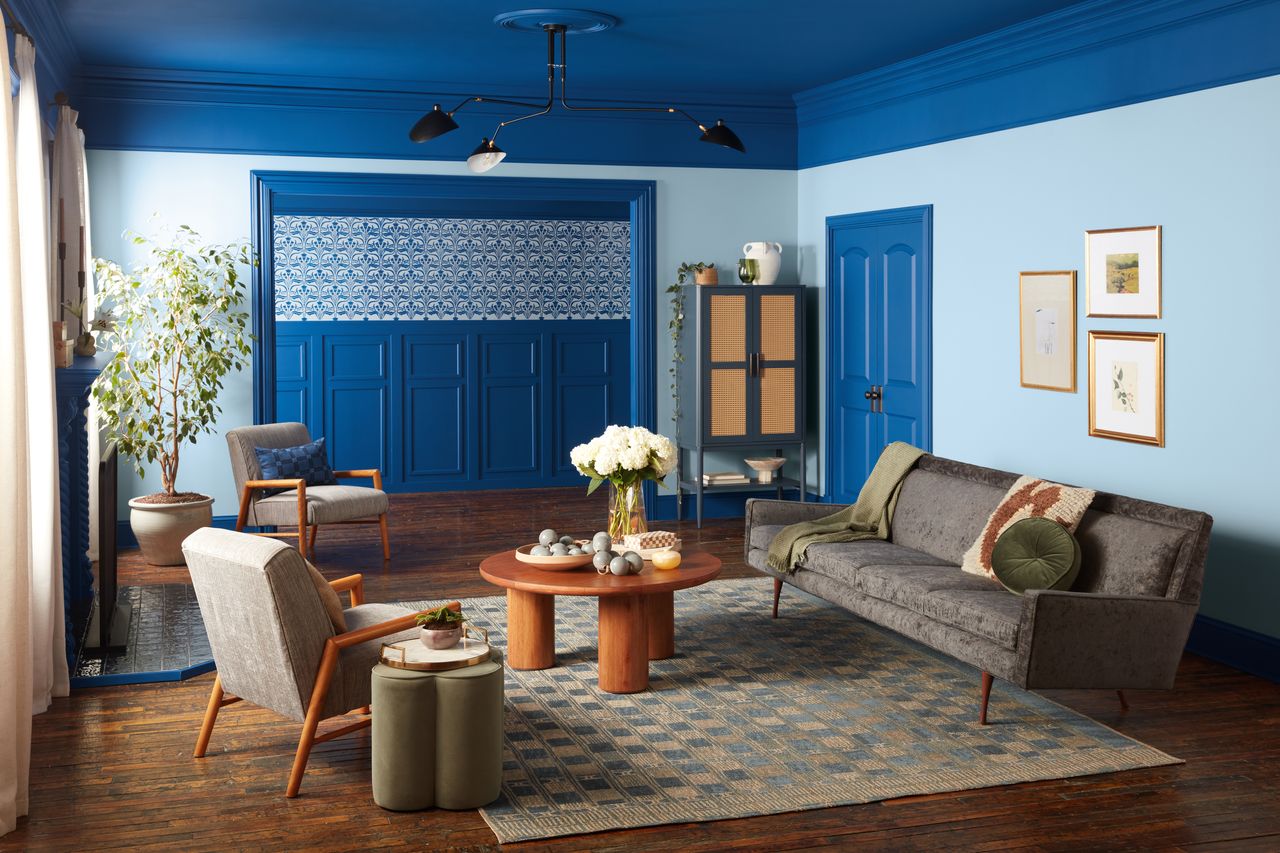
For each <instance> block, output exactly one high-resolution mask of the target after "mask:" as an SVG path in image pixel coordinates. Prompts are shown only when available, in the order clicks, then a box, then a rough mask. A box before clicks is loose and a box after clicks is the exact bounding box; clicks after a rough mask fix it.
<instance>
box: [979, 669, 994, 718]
mask: <svg viewBox="0 0 1280 853" xmlns="http://www.w3.org/2000/svg"><path fill="white" fill-rule="evenodd" d="M994 680H995V679H993V678H992V677H991V673H989V672H987V671H986V670H983V671H982V705H981V707H980V708H979V709H978V725H980V726H985V725H986V724H987V702H988V701H989V700H990V699H991V682H992V681H994Z"/></svg>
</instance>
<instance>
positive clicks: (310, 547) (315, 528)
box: [307, 524, 320, 554]
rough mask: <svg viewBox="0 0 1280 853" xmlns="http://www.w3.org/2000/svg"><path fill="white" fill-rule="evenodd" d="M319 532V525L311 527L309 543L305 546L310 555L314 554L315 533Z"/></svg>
mask: <svg viewBox="0 0 1280 853" xmlns="http://www.w3.org/2000/svg"><path fill="white" fill-rule="evenodd" d="M319 530H320V525H318V524H313V525H311V542H310V543H308V544H307V550H309V551H310V552H311V553H312V554H315V552H316V533H317V532H318V531H319Z"/></svg>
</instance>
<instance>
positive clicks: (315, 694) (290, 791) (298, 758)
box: [284, 641, 338, 799]
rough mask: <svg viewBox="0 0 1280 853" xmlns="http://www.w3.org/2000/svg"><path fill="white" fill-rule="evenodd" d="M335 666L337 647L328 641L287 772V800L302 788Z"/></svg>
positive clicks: (336, 663)
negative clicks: (290, 766) (303, 776)
mask: <svg viewBox="0 0 1280 853" xmlns="http://www.w3.org/2000/svg"><path fill="white" fill-rule="evenodd" d="M337 666H338V647H337V646H336V645H334V644H333V642H332V641H330V642H328V643H325V647H324V656H323V657H321V658H320V669H319V671H317V672H316V685H315V687H314V688H313V689H312V690H311V702H310V703H309V704H308V705H307V717H306V719H305V720H304V721H303V723H302V734H301V736H299V738H298V752H297V753H296V754H295V755H294V757H293V769H292V770H290V771H289V785H288V787H287V788H285V790H284V795H285V796H286V797H288V798H289V799H293V798H294V797H296V796H298V789H299V788H301V787H302V774H303V773H305V772H306V771H307V759H308V758H310V757H311V747H312V746H313V745H314V744H315V742H316V728H317V727H318V726H319V725H320V718H321V714H322V713H323V712H324V702H325V698H326V697H327V696H328V694H329V682H330V681H332V680H333V671H334V669H336V668H337Z"/></svg>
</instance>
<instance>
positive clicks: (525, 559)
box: [516, 539, 594, 572]
mask: <svg viewBox="0 0 1280 853" xmlns="http://www.w3.org/2000/svg"><path fill="white" fill-rule="evenodd" d="M586 541H588V540H586V539H579V540H577V542H578V545H579V546H581V545H582V543H583V542H586ZM537 547H538V543H536V542H535V543H533V544H532V545H521V546H520V547H519V548H517V549H516V559H517V560H519V561H520V562H522V563H528V564H529V565H531V566H537V567H538V568H540V569H545V570H546V571H548V572H567V571H568V570H570V569H580V568H582V567H583V566H589V565H591V558H592V556H594V555H592V554H578V555H576V556H572V557H535V556H533V555H532V554H530V553H529V552H530V551H532V550H533V549H534V548H537Z"/></svg>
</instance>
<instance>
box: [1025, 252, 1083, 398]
mask: <svg viewBox="0 0 1280 853" xmlns="http://www.w3.org/2000/svg"><path fill="white" fill-rule="evenodd" d="M1076 364H1077V362H1076V271H1075V270H1046V271H1036V272H1021V273H1018V382H1019V384H1020V385H1021V386H1022V387H1023V388H1039V389H1042V390H1045V391H1062V392H1066V393H1070V394H1074V393H1075V391H1076Z"/></svg>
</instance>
